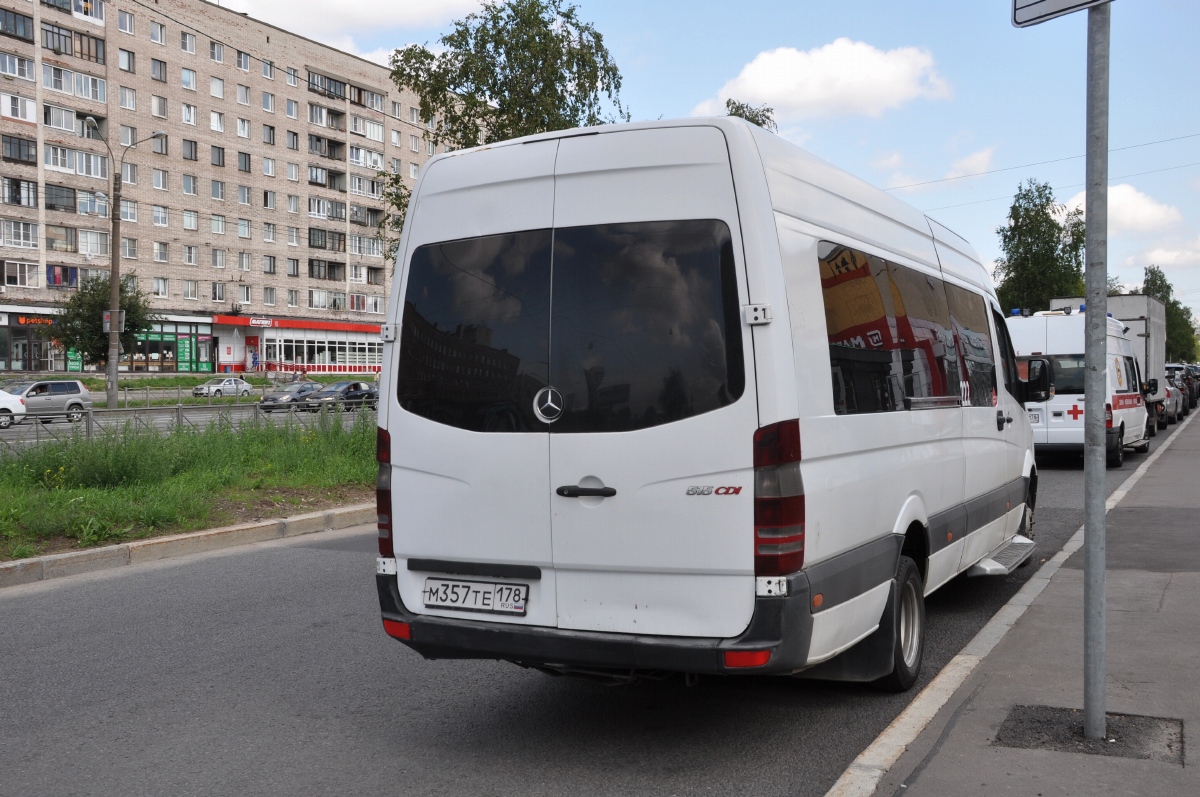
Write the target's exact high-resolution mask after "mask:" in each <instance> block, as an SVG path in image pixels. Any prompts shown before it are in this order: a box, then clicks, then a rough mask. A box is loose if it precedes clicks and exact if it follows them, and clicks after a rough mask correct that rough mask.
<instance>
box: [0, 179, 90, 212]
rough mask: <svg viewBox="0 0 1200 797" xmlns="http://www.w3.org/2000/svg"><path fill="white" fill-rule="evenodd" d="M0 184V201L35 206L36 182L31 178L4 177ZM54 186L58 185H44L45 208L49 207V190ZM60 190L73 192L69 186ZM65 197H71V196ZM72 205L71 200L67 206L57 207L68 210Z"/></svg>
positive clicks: (8, 203)
mask: <svg viewBox="0 0 1200 797" xmlns="http://www.w3.org/2000/svg"><path fill="white" fill-rule="evenodd" d="M0 184H2V185H3V190H2V192H0V193H2V194H3V196H0V201H3V202H4V203H5V204H7V205H23V206H24V207H27V208H36V207H37V198H38V197H37V194H38V186H37V183H35V182H33V181H32V180H19V179H17V178H16V177H5V178H3V180H2V181H0ZM56 188H58V186H52V185H48V186H46V208H47V209H49V208H50V207H51V205H50V192H51V190H52V189H56ZM60 190H62V191H65V192H67V193H68V195H70V194H74V191H72V190H71V189H70V188H62V189H60ZM66 198H68V199H73V197H71V196H68V197H66ZM72 207H74V202H73V201H72V202H71V203H70V204H69V205H68V206H67V207H63V208H59V210H70V209H71V208H72Z"/></svg>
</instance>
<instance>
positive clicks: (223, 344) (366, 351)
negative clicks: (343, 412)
mask: <svg viewBox="0 0 1200 797" xmlns="http://www.w3.org/2000/svg"><path fill="white" fill-rule="evenodd" d="M212 322H213V339H214V341H215V348H216V351H217V358H218V370H220V371H221V372H223V373H224V372H231V373H237V372H242V371H255V370H257V371H280V372H284V373H291V372H295V371H299V370H302V369H303V370H304V371H306V372H308V373H320V374H374V373H377V372H378V371H379V369H380V367H381V366H382V365H383V341H382V339H381V338H380V336H379V325H378V324H354V323H350V322H342V321H308V320H301V319H287V318H259V317H255V316H226V315H220V316H213V319H212Z"/></svg>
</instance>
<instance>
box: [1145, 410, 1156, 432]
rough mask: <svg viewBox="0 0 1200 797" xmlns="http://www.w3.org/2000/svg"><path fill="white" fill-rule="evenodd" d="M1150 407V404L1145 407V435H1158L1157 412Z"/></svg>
mask: <svg viewBox="0 0 1200 797" xmlns="http://www.w3.org/2000/svg"><path fill="white" fill-rule="evenodd" d="M1152 409H1153V408H1152V407H1150V406H1147V409H1146V437H1158V413H1156V412H1152V411H1151V410H1152Z"/></svg>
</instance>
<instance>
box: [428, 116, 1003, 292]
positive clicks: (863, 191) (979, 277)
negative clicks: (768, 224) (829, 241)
mask: <svg viewBox="0 0 1200 797" xmlns="http://www.w3.org/2000/svg"><path fill="white" fill-rule="evenodd" d="M700 125H702V126H705V127H716V128H718V129H720V130H721V131H722V132H723V133H724V134H725V140H726V142H727V144H728V146H729V147H730V149H731V150H732V149H735V148H739V147H741V148H745V149H747V150H752V151H753V155H754V159H755V160H757V161H759V162H760V163H761V164H762V168H763V174H764V176H765V178H766V183H767V189H768V191H769V194H770V198H771V205H772V209H773V210H774V211H775V212H777V213H782V214H784V215H788V216H792V217H795V218H798V219H803V220H805V221H808V222H811V223H813V224H816V225H818V226H820V227H823V228H825V229H827V230H830V231H831V232H840V233H844V234H845V235H846V236H847V237H848V238H851V239H852V240H853V241H855V242H863V243H867V244H873V245H875V246H878V247H879V248H881V249H883V250H885V251H890V252H894V253H896V254H899V255H903V256H906V257H908V258H911V259H912V260H915V261H917V262H920V263H924V264H926V265H928V266H931V267H933V268H938V267H939V266H940V268H941V270H942V271H943V273H946V274H951V275H953V276H954V277H956V278H958V279H959V280H962V281H964V282H966V283H969V284H971V285H974V286H975V287H977V288H980V289H981V290H983V291H985V292H986V293H987V294H989V295H993V296H994V288H993V285H992V280H991V277H990V276H989V275H988V273H987V270H986V269H985V268H984V266H983V263H982V261H981V260H980V259H979V255H978V254H977V253H976V252H975V250H974V248H972V246H971V245H970V244H969V243H967V241H966V240H964V239H963V238H962V237H961V236H959V235H957V234H956V233H954V232H953V231H951V230H949V229H948V228H946V227H944V226H943V225H941V224H940V223H938V222H936V221H934V220H933V219H930V218H929V217H928V216H926V215H925V214H924V213H922V212H921V211H920V210H918V209H916V208H914V207H913V206H911V205H909V204H908V203H906V202H904V201H902V200H900V199H898V198H896V197H894V196H892V195H891V194H889V193H887V192H886V191H882V190H880V189H879V188H876V187H875V186H873V185H871V184H870V183H868V182H866V181H865V180H862V179H860V178H858V177H855V176H854V175H852V174H850V173H849V172H846V171H844V170H842V169H839V168H838V167H836V166H834V165H833V164H831V163H829V162H828V161H825V160H823V159H821V158H818V157H817V156H815V155H813V154H812V153H810V152H808V151H806V150H804V149H802V148H800V147H798V146H796V145H795V144H792V143H791V142H789V141H786V140H784V139H783V138H781V137H779V136H778V135H775V134H774V133H771V132H769V131H767V130H764V129H763V128H761V127H758V126H757V125H753V124H750V123H749V122H747V121H745V120H743V119H739V118H737V117H731V116H719V117H696V118H690V119H665V120H654V121H647V122H631V123H626V124H614V125H604V126H600V127H587V128H574V129H571V130H558V131H554V132H549V133H539V134H537V135H532V136H524V137H522V138H515V139H511V140H508V141H501V142H497V143H494V144H485V145H483V146H480V147H474V148H472V149H464V150H456V151H454V152H449V153H445V154H443V155H437V156H435V158H433V159H432V160H438V159H441V158H454V157H462V156H464V155H469V154H470V153H472V152H478V151H481V150H487V149H493V148H496V147H509V146H520V145H523V144H526V143H530V142H534V141H546V140H552V139H556V138H574V137H579V136H589V135H601V134H606V133H616V132H622V131H627V130H651V129H662V128H670V127H696V126H700Z"/></svg>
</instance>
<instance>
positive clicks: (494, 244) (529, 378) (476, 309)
mask: <svg viewBox="0 0 1200 797" xmlns="http://www.w3.org/2000/svg"><path fill="white" fill-rule="evenodd" d="M550 242H551V232H550V230H531V231H528V232H519V233H509V234H505V235H493V236H487V237H483V238H472V239H469V240H463V241H450V242H446V243H438V244H428V245H426V246H422V247H420V248H418V249H417V250H416V251H415V252H414V253H413V256H412V259H411V260H410V261H409V276H408V288H407V291H406V293H405V296H404V313H403V317H402V321H401V332H400V335H401V338H400V340H401V344H400V365H399V368H398V371H397V398H398V399H399V401H400V406H401V407H403V408H404V409H406V410H408V411H409V412H412V413H414V414H416V415H420V416H422V417H425V418H429V419H431V420H434V421H438V422H439V423H444V424H449V425H450V426H457V427H459V428H460V429H468V430H470V431H475V432H521V431H531V430H544V429H545V428H546V425H545V424H544V423H542V422H541V421H540V420H538V419H537V417H536V416H535V415H534V414H533V397H534V395H535V394H536V393H537V391H539V390H541V389H542V388H543V387H545V386H546V382H547V370H548V368H547V361H548V358H549V329H550V318H549V312H550Z"/></svg>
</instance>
